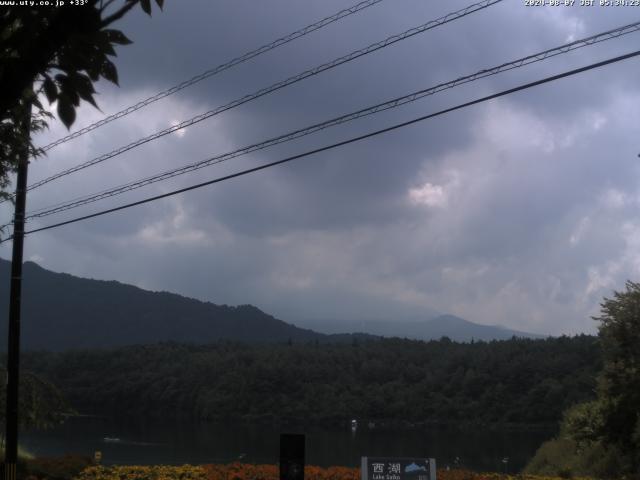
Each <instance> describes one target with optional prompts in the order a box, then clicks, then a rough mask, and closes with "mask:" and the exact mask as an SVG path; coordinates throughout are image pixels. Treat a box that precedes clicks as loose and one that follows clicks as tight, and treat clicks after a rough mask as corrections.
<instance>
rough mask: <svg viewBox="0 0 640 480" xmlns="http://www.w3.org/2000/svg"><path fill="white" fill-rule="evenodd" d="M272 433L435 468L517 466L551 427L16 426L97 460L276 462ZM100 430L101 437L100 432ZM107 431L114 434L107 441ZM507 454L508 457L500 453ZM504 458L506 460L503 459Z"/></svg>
mask: <svg viewBox="0 0 640 480" xmlns="http://www.w3.org/2000/svg"><path fill="white" fill-rule="evenodd" d="M280 433H304V434H306V452H307V453H306V457H307V458H306V459H307V464H310V465H319V466H330V465H343V466H353V467H355V466H359V465H360V457H361V456H396V457H403V456H404V457H413V456H416V457H435V458H436V462H437V466H438V468H446V466H447V465H451V466H452V467H453V466H454V464H455V462H456V460H455V459H456V457H458V459H459V460H458V463H459V465H461V466H464V467H468V468H472V469H475V470H483V471H507V472H511V473H514V472H518V471H519V470H520V469H522V467H524V465H525V464H526V463H527V461H528V460H529V459H530V458H531V457H532V456H533V455H534V453H535V451H536V450H537V448H538V447H539V446H540V444H541V443H542V442H543V441H545V440H547V439H549V438H550V437H551V436H553V432H550V431H548V432H530V431H527V432H517V431H486V430H482V429H475V430H470V431H460V430H455V429H442V428H437V429H436V428H434V429H420V430H419V429H416V430H380V429H376V428H373V429H369V428H367V427H364V428H362V427H360V428H358V429H357V430H356V431H355V432H352V431H351V430H350V429H349V428H345V429H338V428H335V429H321V428H311V429H306V430H303V429H299V428H298V429H296V428H276V427H265V426H248V425H242V424H240V425H218V424H206V423H189V422H182V423H181V422H175V421H172V422H166V423H161V422H158V421H154V422H136V423H132V422H131V421H118V420H114V419H110V418H96V417H75V418H70V419H68V420H67V422H66V423H65V424H63V425H61V426H59V427H57V428H56V429H54V430H50V431H45V432H22V433H21V437H20V444H21V445H22V446H23V447H25V448H26V450H27V451H29V452H32V453H34V454H36V455H39V456H52V455H63V454H66V453H78V454H83V455H88V456H93V453H94V452H95V451H101V452H102V456H103V463H105V464H139V465H145V464H173V465H181V464H185V463H190V464H202V463H227V462H232V461H235V460H238V459H240V460H241V461H242V462H246V463H270V464H274V463H277V462H278V450H279V435H280ZM105 437H106V438H105ZM113 439H118V440H117V441H114V440H113ZM507 459H508V460H507ZM505 460H506V461H505Z"/></svg>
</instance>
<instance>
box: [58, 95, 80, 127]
mask: <svg viewBox="0 0 640 480" xmlns="http://www.w3.org/2000/svg"><path fill="white" fill-rule="evenodd" d="M58 118H60V120H61V121H62V123H64V126H65V127H67V129H69V128H71V125H73V122H74V121H75V120H76V109H75V107H74V106H73V104H72V103H71V100H70V99H69V97H67V96H66V95H64V94H60V97H59V98H58Z"/></svg>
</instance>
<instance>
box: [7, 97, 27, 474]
mask: <svg viewBox="0 0 640 480" xmlns="http://www.w3.org/2000/svg"><path fill="white" fill-rule="evenodd" d="M25 120H26V123H25V124H24V125H22V128H23V129H25V131H26V132H27V138H29V131H30V123H31V107H30V106H29V107H28V108H27V115H26V116H25ZM18 162H19V163H18V172H17V178H16V198H15V202H16V206H15V213H14V217H13V252H12V256H11V289H10V292H9V335H8V337H9V349H8V356H7V411H6V417H5V418H6V427H7V430H6V437H5V438H6V445H5V453H4V463H5V465H4V469H5V470H4V478H5V480H15V479H16V464H17V462H18V381H19V375H20V300H21V298H20V297H21V293H22V252H23V244H24V214H25V206H26V200H27V198H26V197H27V170H28V166H29V149H28V147H26V146H25V149H24V151H23V152H20V157H19V160H18Z"/></svg>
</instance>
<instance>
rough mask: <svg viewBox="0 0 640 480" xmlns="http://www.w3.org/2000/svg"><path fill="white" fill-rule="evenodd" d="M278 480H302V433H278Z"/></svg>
mask: <svg viewBox="0 0 640 480" xmlns="http://www.w3.org/2000/svg"><path fill="white" fill-rule="evenodd" d="M280 480H304V435H294V434H287V433H283V434H281V435H280Z"/></svg>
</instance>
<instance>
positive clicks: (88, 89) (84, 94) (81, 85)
mask: <svg viewBox="0 0 640 480" xmlns="http://www.w3.org/2000/svg"><path fill="white" fill-rule="evenodd" d="M71 81H72V82H73V86H74V87H75V88H76V91H77V92H78V95H80V98H82V99H83V100H86V101H87V102H89V103H90V104H91V105H93V106H94V107H96V108H98V105H97V104H96V102H95V100H94V99H93V94H94V93H95V92H96V91H95V89H94V88H93V83H92V82H91V80H90V79H89V77H87V76H86V75H83V74H81V73H76V74H75V75H73V76H72V77H71Z"/></svg>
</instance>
